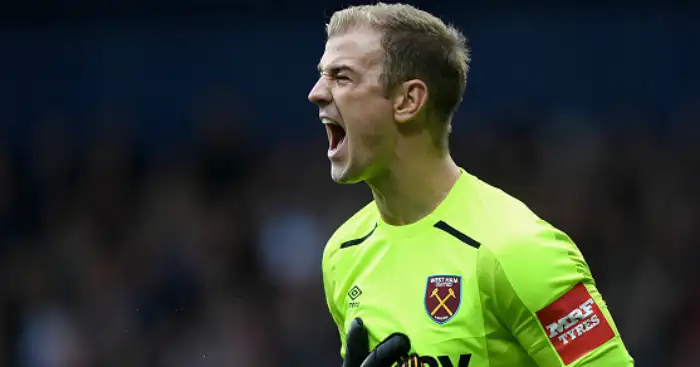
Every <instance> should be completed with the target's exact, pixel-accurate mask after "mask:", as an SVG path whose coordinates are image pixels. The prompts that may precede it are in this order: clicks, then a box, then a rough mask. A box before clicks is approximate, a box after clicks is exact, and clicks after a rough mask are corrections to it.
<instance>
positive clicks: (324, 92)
mask: <svg viewBox="0 0 700 367" xmlns="http://www.w3.org/2000/svg"><path fill="white" fill-rule="evenodd" d="M332 100H333V96H332V95H331V91H330V90H329V88H328V85H326V82H325V81H324V79H323V78H319V79H318V81H317V82H316V84H314V86H313V88H311V91H310V92H309V102H311V103H313V104H315V105H317V106H325V105H328V104H330V103H331V101H332Z"/></svg>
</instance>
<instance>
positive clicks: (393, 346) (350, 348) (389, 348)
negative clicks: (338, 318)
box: [343, 317, 419, 367]
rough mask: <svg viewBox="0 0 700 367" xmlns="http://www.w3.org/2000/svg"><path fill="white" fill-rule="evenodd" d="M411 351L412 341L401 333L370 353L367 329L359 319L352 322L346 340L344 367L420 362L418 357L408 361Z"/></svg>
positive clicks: (388, 365)
mask: <svg viewBox="0 0 700 367" xmlns="http://www.w3.org/2000/svg"><path fill="white" fill-rule="evenodd" d="M410 350H411V341H410V340H409V339H408V336H406V335H405V334H401V333H394V334H391V335H389V336H388V337H387V338H386V339H384V340H383V341H382V342H381V343H379V344H378V345H377V347H376V348H374V350H373V351H371V352H370V351H369V337H368V335H367V329H365V325H364V323H363V322H362V319H360V318H359V317H358V318H356V319H354V320H352V323H350V328H349V329H348V335H347V338H346V340H345V360H344V361H343V367H392V366H394V365H395V364H396V363H402V364H401V365H402V366H404V364H403V363H404V362H410V361H411V360H412V359H415V360H416V362H417V361H418V359H417V357H415V356H414V357H410V358H408V359H407V356H408V352H409V351H410ZM405 366H406V367H413V366H419V365H418V364H415V365H412V364H405Z"/></svg>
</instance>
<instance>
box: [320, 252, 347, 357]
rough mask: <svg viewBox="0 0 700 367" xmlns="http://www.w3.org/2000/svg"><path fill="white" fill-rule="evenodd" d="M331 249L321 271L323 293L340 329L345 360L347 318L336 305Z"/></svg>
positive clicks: (324, 259)
mask: <svg viewBox="0 0 700 367" xmlns="http://www.w3.org/2000/svg"><path fill="white" fill-rule="evenodd" d="M329 250H330V249H329V248H328V247H327V248H326V250H325V251H324V254H323V260H322V263H321V270H322V273H323V291H324V295H325V298H326V304H327V305H328V311H329V312H330V314H331V317H332V318H333V323H334V324H335V326H336V327H337V328H338V334H339V335H340V356H341V358H345V348H346V347H345V344H346V332H345V318H344V316H343V315H342V313H341V312H340V310H339V309H338V307H337V305H336V301H335V300H336V297H335V280H334V277H333V270H334V269H333V268H334V267H333V266H332V265H331V264H330V262H331V259H330V258H331V256H330V255H331V253H332V251H329Z"/></svg>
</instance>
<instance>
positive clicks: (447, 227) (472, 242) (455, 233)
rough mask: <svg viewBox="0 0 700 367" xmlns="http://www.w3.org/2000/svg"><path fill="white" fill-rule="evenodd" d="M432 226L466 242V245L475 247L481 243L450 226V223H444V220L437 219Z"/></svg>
mask: <svg viewBox="0 0 700 367" xmlns="http://www.w3.org/2000/svg"><path fill="white" fill-rule="evenodd" d="M433 227H435V228H437V229H440V230H443V231H445V232H447V233H448V234H449V235H451V236H452V237H454V238H456V239H458V240H460V241H462V242H464V243H466V244H467V245H469V246H471V247H474V248H477V249H478V248H479V247H481V244H480V243H479V242H478V241H477V240H475V239H473V238H471V237H469V236H467V235H466V234H464V233H462V232H460V231H458V230H457V229H456V228H455V227H452V226H451V225H449V224H447V223H445V222H444V221H439V222H437V223H435V225H434V226H433Z"/></svg>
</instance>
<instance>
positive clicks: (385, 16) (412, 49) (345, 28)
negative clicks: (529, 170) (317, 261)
mask: <svg viewBox="0 0 700 367" xmlns="http://www.w3.org/2000/svg"><path fill="white" fill-rule="evenodd" d="M327 36H328V38H327V42H326V46H325V52H324V53H323V56H322V57H321V61H320V63H319V72H320V77H319V79H318V81H317V82H316V84H315V85H314V86H313V88H312V90H311V92H310V94H309V100H310V101H311V102H313V103H315V104H316V105H317V106H318V107H319V113H320V119H321V121H322V123H323V124H324V125H325V127H326V131H327V134H328V141H329V148H328V152H327V154H328V158H329V160H330V162H331V177H332V179H333V180H334V181H335V182H337V183H355V182H360V181H363V182H365V183H367V185H369V187H370V188H371V190H372V194H373V196H374V200H373V201H372V202H371V203H370V204H368V205H367V206H365V207H364V208H363V209H361V210H360V211H358V212H357V213H356V214H355V215H353V216H352V217H351V218H350V219H349V220H347V221H346V222H345V223H344V224H343V225H342V226H340V228H339V229H338V230H337V231H336V232H335V233H334V234H333V236H332V237H331V239H330V240H329V242H328V244H327V246H326V248H325V251H324V254H323V262H322V268H323V281H324V288H325V296H326V300H327V303H328V307H329V309H330V313H331V315H332V317H333V320H334V321H335V323H336V325H337V326H338V330H339V332H340V336H341V341H342V347H341V355H342V356H343V357H344V365H345V367H360V366H362V367H385V366H387V367H388V366H393V365H395V364H396V363H400V364H403V365H404V366H411V365H416V364H418V365H427V366H432V367H438V366H442V367H453V366H457V367H467V366H469V367H512V366H519V367H527V366H543V367H555V366H556V367H558V366H576V367H582V366H603V367H607V366H611V367H618V366H621V367H624V366H632V365H633V360H632V358H631V357H630V355H629V353H628V352H627V350H626V348H625V346H624V344H623V342H622V339H621V337H620V334H619V332H618V330H617V328H616V326H615V323H614V322H613V318H612V316H611V314H610V311H609V309H608V307H607V306H606V304H605V302H604V301H603V298H602V296H601V295H600V293H599V292H598V290H597V288H596V285H595V282H594V280H593V277H592V276H591V273H590V269H589V267H588V265H587V263H586V261H585V260H584V258H583V256H582V254H581V252H580V251H579V249H578V248H577V247H576V245H575V244H574V243H573V242H572V240H571V239H570V238H569V237H568V236H567V235H566V234H564V233H563V232H561V231H559V230H557V229H556V228H554V227H553V226H551V225H550V224H548V223H547V222H545V221H544V220H542V219H540V218H538V217H537V216H536V215H535V214H534V213H533V212H532V211H530V209H529V208H528V207H527V206H525V205H524V204H523V203H521V202H520V201H518V200H517V199H515V198H513V197H511V196H509V195H507V194H506V193H504V192H503V191H501V190H499V189H497V188H494V187H492V186H490V185H488V184H486V183H485V182H483V181H481V180H479V179H478V178H477V177H475V176H472V175H470V174H469V173H467V172H466V171H465V170H463V169H462V168H460V167H459V166H457V165H456V164H455V162H454V161H453V160H452V158H451V156H450V154H449V149H448V143H447V142H448V135H449V132H450V126H451V125H450V124H451V120H452V116H453V114H454V112H455V110H456V108H457V106H458V104H459V103H460V101H461V99H462V95H463V93H464V89H465V85H466V75H467V70H468V65H469V60H470V57H469V53H468V51H467V45H466V40H465V38H464V37H463V36H462V34H461V33H460V32H459V31H458V30H456V29H455V28H453V27H451V26H447V25H445V24H444V23H443V22H442V21H441V20H439V19H438V18H436V17H434V16H432V15H430V14H428V13H426V12H423V11H420V10H417V9H416V8H413V7H411V6H408V5H402V4H393V5H386V4H381V3H379V4H375V5H368V6H357V7H350V8H347V9H344V10H341V11H339V12H336V13H335V14H333V16H332V17H331V20H330V23H329V24H328V27H327ZM370 351H371V352H370Z"/></svg>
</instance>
